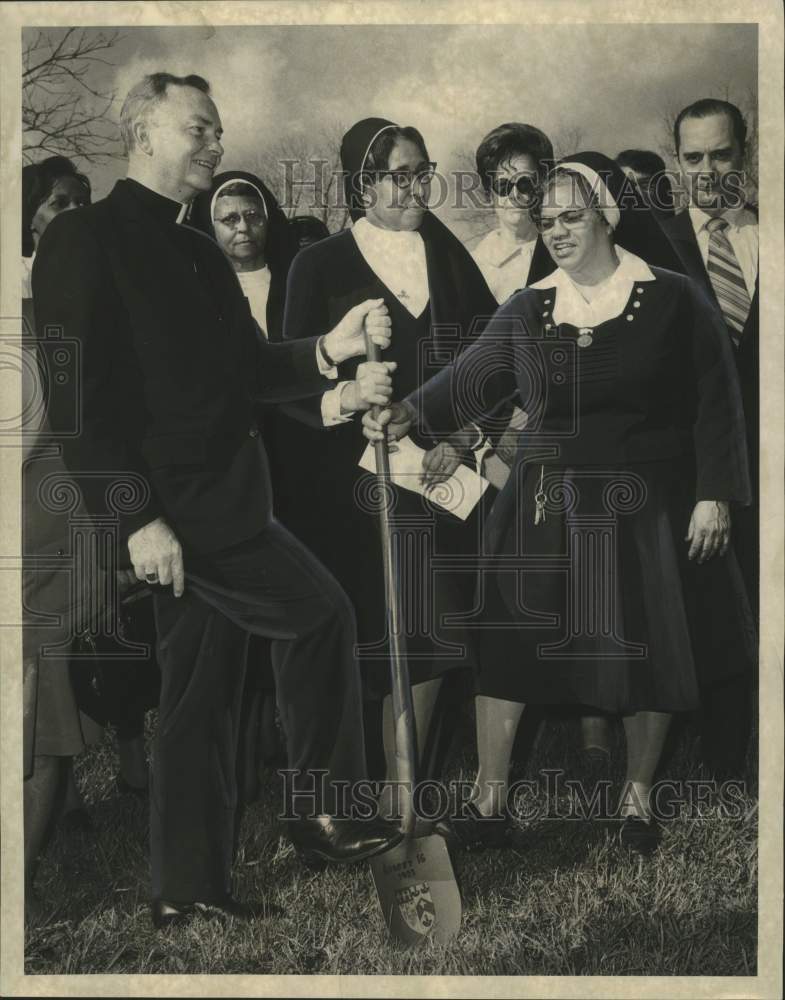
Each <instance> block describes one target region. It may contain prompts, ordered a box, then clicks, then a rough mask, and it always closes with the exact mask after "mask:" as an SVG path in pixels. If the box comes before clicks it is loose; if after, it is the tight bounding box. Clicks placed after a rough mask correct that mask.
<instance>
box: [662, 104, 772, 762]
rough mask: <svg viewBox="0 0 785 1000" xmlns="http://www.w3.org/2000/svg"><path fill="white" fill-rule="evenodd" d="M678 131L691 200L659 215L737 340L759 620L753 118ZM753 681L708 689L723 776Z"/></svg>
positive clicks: (752, 591) (746, 719)
mask: <svg viewBox="0 0 785 1000" xmlns="http://www.w3.org/2000/svg"><path fill="white" fill-rule="evenodd" d="M673 138H674V143H675V148H676V155H677V157H678V161H679V167H680V170H681V175H682V184H683V187H684V188H685V190H686V193H687V195H688V197H689V205H688V207H687V209H686V210H685V211H682V212H679V213H677V214H676V215H674V216H673V217H672V218H669V219H668V218H661V219H660V220H659V221H660V225H661V226H662V228H663V230H664V231H665V233H666V234H667V236H668V237H669V238H670V240H671V243H672V244H673V247H674V249H675V250H676V252H677V254H678V255H679V258H680V259H681V262H682V264H683V265H684V269H685V271H686V273H687V274H688V275H689V276H690V277H691V278H693V279H694V280H696V281H697V282H698V283H699V284H700V285H701V286H702V287H703V288H704V290H705V291H706V293H707V295H708V296H709V297H710V298H711V299H712V300H713V301H714V302H715V303H716V304H717V306H718V308H719V309H720V311H721V312H722V315H723V317H724V319H725V325H726V327H727V329H728V336H729V337H730V339H731V342H732V344H733V347H734V355H735V358H736V364H737V368H738V372H739V382H740V385H741V391H742V398H743V401H744V410H745V417H746V421H747V437H748V445H749V455H750V465H751V477H752V483H753V496H754V500H753V504H752V506H751V507H748V508H745V509H740V510H736V511H734V514H733V529H732V535H733V543H734V550H735V553H736V557H737V559H738V562H739V565H740V567H741V570H742V574H743V576H744V582H745V584H746V588H747V592H748V595H749V598H750V602H751V604H752V608H753V612H754V616H755V618H756V620H757V605H758V503H757V482H758V407H759V387H758V214H757V211H756V210H755V209H754V208H753V207H752V206H751V205H749V204H747V203H746V200H745V196H744V181H745V176H744V162H745V153H746V140H747V125H746V123H745V121H744V117H743V115H742V114H741V112H740V111H739V109H738V108H737V107H736V106H735V105H733V104H730V103H728V102H727V101H720V100H715V99H713V98H707V99H703V100H700V101H696V102H695V103H694V104H690V105H689V106H688V107H686V108H684V109H683V110H682V111H681V112H679V114H678V115H677V117H676V121H675V123H674V128H673ZM749 687H750V685H749V678H747V677H741V678H734V679H733V680H732V681H730V682H729V683H728V684H726V685H724V686H723V687H721V688H718V689H715V690H713V691H708V692H705V694H704V699H703V705H704V719H703V750H704V759H705V762H706V763H707V764H708V765H709V766H710V767H711V768H712V770H713V771H714V772H715V774H716V775H717V776H718V777H719V776H733V777H736V776H739V775H740V774H742V773H743V768H744V757H745V752H746V747H747V743H748V741H749V732H750V719H751V699H750V692H749ZM747 706H750V708H749V710H747Z"/></svg>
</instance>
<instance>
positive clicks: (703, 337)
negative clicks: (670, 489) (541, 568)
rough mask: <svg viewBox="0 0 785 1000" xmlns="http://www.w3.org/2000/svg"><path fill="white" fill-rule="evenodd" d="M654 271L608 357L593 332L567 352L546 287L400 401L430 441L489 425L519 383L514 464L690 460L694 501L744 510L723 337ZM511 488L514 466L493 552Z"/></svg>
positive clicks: (736, 407)
mask: <svg viewBox="0 0 785 1000" xmlns="http://www.w3.org/2000/svg"><path fill="white" fill-rule="evenodd" d="M651 270H652V273H653V274H654V276H655V280H654V281H653V282H652V281H649V282H641V283H640V286H638V287H641V288H643V294H641V295H639V296H638V301H639V302H640V303H641V304H640V306H639V308H638V309H637V310H636V309H632V308H628V309H625V314H626V315H630V316H633V315H634V317H635V320H634V322H631V323H625V324H624V327H625V328H624V331H623V332H624V336H622V337H619V338H617V341H618V345H619V346H618V348H616V350H618V354H617V355H614V354H613V352H612V351H611V352H610V353H607V352H606V351H605V349H604V348H603V346H602V338H601V336H595V339H596V342H595V343H594V344H593V345H592V346H591V347H589V348H587V349H586V351H582V350H581V349H580V348H577V347H574V344H567V346H566V347H565V343H566V341H564V340H562V339H560V338H559V337H558V330H557V328H553V327H551V328H548V326H547V325H546V324H547V322H548V320H547V317H548V316H549V315H550V311H551V309H552V308H553V305H552V299H553V290H552V289H547V288H545V289H532V288H530V289H525V290H524V291H522V292H519V293H518V294H517V295H514V296H512V297H511V298H510V299H508V300H507V302H506V303H505V304H504V305H503V306H502V307H501V308H500V309H499V311H498V313H497V314H496V316H495V317H494V319H493V320H492V321H491V323H490V324H489V325H488V327H487V328H486V330H485V331H484V333H483V335H482V336H481V337H480V339H479V340H478V341H477V343H476V344H474V345H473V346H472V347H471V348H470V349H469V350H467V351H465V352H464V353H463V354H462V355H461V356H460V357H459V359H458V361H457V362H456V363H455V365H452V366H450V367H449V368H446V369H445V370H444V371H442V372H440V373H439V374H438V375H436V376H435V377H434V378H433V379H431V380H430V381H429V382H427V383H426V384H425V385H424V386H423V387H422V388H421V389H420V390H418V391H417V392H415V393H413V394H412V395H411V396H410V397H409V402H411V403H412V404H413V405H414V407H415V408H416V409H417V410H418V412H419V413H420V425H421V426H422V427H424V428H426V429H427V431H428V432H429V433H431V434H433V435H434V436H436V437H444V436H446V435H447V434H449V433H450V432H451V431H452V430H454V429H455V427H456V426H458V425H459V424H461V423H465V422H466V421H467V420H470V419H471V420H474V421H476V422H478V423H480V424H481V425H483V424H484V425H485V426H487V427H489V428H490V425H491V421H489V419H488V418H487V417H485V416H484V415H483V409H484V410H485V412H486V413H490V412H492V411H493V409H494V406H495V404H496V403H497V401H498V400H500V399H504V398H507V397H509V396H510V394H511V393H512V392H513V391H514V390H515V389H516V388H517V390H518V392H519V394H520V398H521V400H522V401H523V406H524V409H525V410H526V412H527V413H529V414H530V424H529V425H528V426H527V429H526V432H525V433H524V434H523V435H522V447H521V448H520V449H519V454H518V461H519V462H520V461H524V460H525V459H526V458H527V457H528V456H530V455H531V454H532V453H533V452H539V453H540V454H542V455H543V456H544V460H545V461H547V462H553V463H555V464H561V465H568V466H580V465H596V466H604V467H607V468H615V467H616V468H617V467H620V466H622V467H624V466H629V465H633V466H634V465H635V464H636V463H644V462H646V463H650V462H659V461H666V462H677V461H687V462H688V463H690V461H691V464H693V465H694V469H695V499H696V500H701V499H709V500H729V501H736V502H738V503H741V504H748V503H749V502H750V486H749V477H748V472H747V455H746V447H745V441H744V422H743V414H742V409H741V400H740V395H739V389H738V383H737V378H736V372H735V370H734V367H733V362H732V360H731V356H730V355H731V347H730V341H729V338H728V337H727V335H726V334H725V331H724V326H723V324H722V323H721V322H720V317H719V316H718V315H717V312H716V310H715V309H713V308H712V306H711V305H710V304H709V303H708V301H707V300H706V298H705V296H704V295H703V294H702V292H701V291H700V289H699V288H698V287H697V286H696V285H695V283H694V282H692V281H690V280H689V279H687V278H685V277H684V276H682V275H677V274H674V273H672V272H671V271H665V270H661V269H660V268H652V269H651ZM546 300H549V301H547V302H546ZM622 319H623V317H622ZM614 322H615V321H614ZM609 325H610V324H609ZM551 338H553V342H552V343H549V340H550V339H551ZM571 347H574V350H572V351H571V350H570V348H571ZM478 371H481V372H485V373H487V377H486V378H485V380H484V383H483V386H482V399H481V401H480V403H478V401H477V396H476V394H471V393H468V392H466V391H464V389H463V388H462V387H466V386H468V385H469V384H470V383H471V381H472V374H473V373H476V372H478ZM576 385H579V386H580V391H576ZM516 483H517V479H516V474H515V470H513V473H512V474H511V475H510V478H509V480H508V482H507V486H506V487H505V489H504V490H503V491H502V493H501V494H500V495H499V497H498V499H497V501H496V503H495V505H494V508H493V511H492V514H491V517H490V518H489V522H488V526H487V530H488V534H489V537H488V539H487V546H488V551H495V544H496V541H495V540H497V539H498V538H499V537H500V536H501V533H502V532H503V530H504V529H505V527H506V524H507V522H508V521H509V519H511V518H514V516H515V511H514V510H513V509H512V507H513V506H514V504H515V502H516V500H515V498H516Z"/></svg>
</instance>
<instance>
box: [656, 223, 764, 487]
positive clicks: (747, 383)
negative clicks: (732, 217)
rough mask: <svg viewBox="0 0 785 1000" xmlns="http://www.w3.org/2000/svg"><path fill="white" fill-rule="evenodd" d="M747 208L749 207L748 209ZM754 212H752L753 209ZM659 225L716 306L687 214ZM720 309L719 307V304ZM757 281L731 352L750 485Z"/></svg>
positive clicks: (754, 446) (754, 449) (754, 450)
mask: <svg viewBox="0 0 785 1000" xmlns="http://www.w3.org/2000/svg"><path fill="white" fill-rule="evenodd" d="M747 207H748V208H750V206H747ZM752 211H754V209H752ZM659 222H660V225H661V226H662V229H663V231H664V233H665V234H666V236H667V237H668V239H669V240H670V241H671V244H672V245H673V248H674V250H675V251H676V253H677V254H678V255H679V259H680V260H681V262H682V264H683V265H684V270H685V272H686V274H687V275H688V276H689V277H690V278H692V279H693V280H694V281H697V282H698V284H699V285H700V286H701V287H702V288H703V289H704V291H705V292H706V293H707V294H708V296H709V299H710V301H711V302H714V303H715V304H717V305H718V303H717V297H716V295H715V294H714V288H713V287H712V284H711V280H710V278H709V275H708V272H707V271H706V266H705V265H704V263H703V258H702V257H701V252H700V247H699V246H698V241H697V239H696V238H695V230H694V229H693V226H692V221H691V220H690V215H689V212H688V211H686V210H684V211H682V212H679V213H677V214H676V215H674V216H671V217H670V218H660V219H659ZM718 308H719V305H718ZM758 325H759V308H758V280H757V279H756V282H755V293H754V295H753V296H752V302H751V304H750V311H749V315H748V316H747V322H746V323H745V325H744V330H743V331H742V334H741V338H740V340H739V346H738V348H737V349H736V350H735V351H734V355H735V358H736V367H737V369H738V373H739V384H740V386H741V395H742V402H743V405H744V416H745V420H746V423H747V441H748V450H749V457H750V465H751V467H752V472H753V482H755V480H756V478H757V476H756V473H757V463H758V434H759V431H758V424H759V416H758V406H759V389H758Z"/></svg>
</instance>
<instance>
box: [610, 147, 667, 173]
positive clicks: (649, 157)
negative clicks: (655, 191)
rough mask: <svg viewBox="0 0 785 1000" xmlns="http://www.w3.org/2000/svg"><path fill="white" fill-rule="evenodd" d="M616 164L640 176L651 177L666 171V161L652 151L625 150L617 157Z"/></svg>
mask: <svg viewBox="0 0 785 1000" xmlns="http://www.w3.org/2000/svg"><path fill="white" fill-rule="evenodd" d="M616 162H617V163H618V164H619V166H620V167H627V169H628V170H634V171H635V172H636V173H639V174H646V175H647V176H649V177H652V176H654V174H660V173H663V172H664V170H665V160H663V158H662V157H661V156H660V155H659V153H655V152H653V151H652V150H650V149H623V150H622V151H621V152H620V153H619V155H618V156H617V157H616Z"/></svg>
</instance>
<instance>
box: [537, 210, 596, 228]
mask: <svg viewBox="0 0 785 1000" xmlns="http://www.w3.org/2000/svg"><path fill="white" fill-rule="evenodd" d="M593 211H594V209H591V208H569V209H567V211H566V212H560V213H559V214H558V215H553V216H551V217H549V218H542V217H539V216H538V217H536V218H535V219H534V225H535V228H536V229H537V232H538V233H549V232H551V230H552V229H553V228H554V227H555V226H556V223H557V222H561V224H562V225H563V226H564V227H565V229H578V228H579V227H580V226H582V225H584V224H585V222H586V221H587V220H586V215H587V213H588V212H593Z"/></svg>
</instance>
